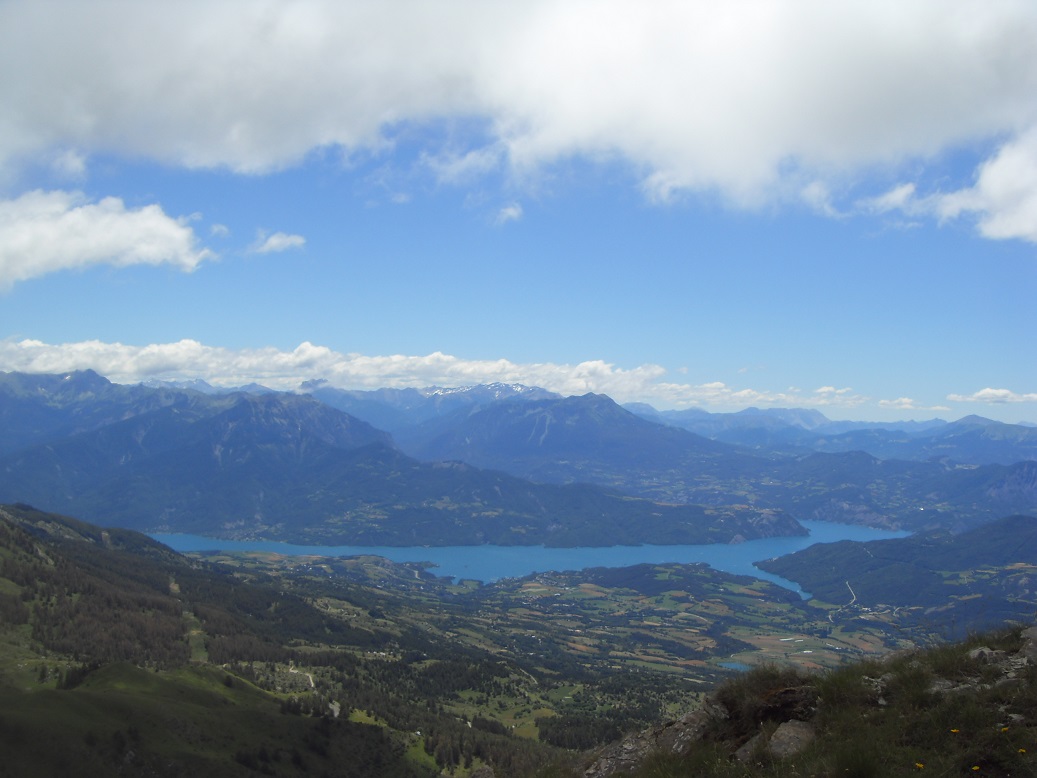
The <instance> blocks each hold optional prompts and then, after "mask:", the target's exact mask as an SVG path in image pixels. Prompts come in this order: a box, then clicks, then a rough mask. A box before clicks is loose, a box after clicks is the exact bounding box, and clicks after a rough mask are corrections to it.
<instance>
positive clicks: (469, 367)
mask: <svg viewBox="0 0 1037 778" xmlns="http://www.w3.org/2000/svg"><path fill="white" fill-rule="evenodd" d="M86 368H90V369H93V370H96V371H97V372H99V373H101V374H103V375H106V376H108V377H109V378H110V379H111V380H113V381H116V382H118V383H136V382H138V381H142V380H145V379H148V378H166V379H187V378H203V379H205V380H206V381H209V382H210V383H212V384H214V385H217V386H221V385H222V386H239V385H242V384H246V383H249V382H252V381H258V382H259V383H262V384H265V385H267V386H270V387H272V388H276V389H284V390H291V389H295V388H297V387H298V386H299V384H301V383H302V382H303V381H306V380H310V379H315V378H324V379H327V380H328V382H329V383H330V384H331V385H332V386H337V387H343V388H357V389H376V388H380V387H385V386H394V387H416V388H420V387H426V386H468V385H472V384H479V383H488V382H492V381H502V382H507V383H523V384H527V385H534V386H542V387H544V388H546V389H551V390H553V391H556V392H559V393H561V394H564V395H574V394H585V393H587V392H596V393H602V394H607V395H609V396H610V397H612V398H613V399H615V400H616V401H618V402H631V401H642V402H650V403H653V404H655V405H657V406H658V407H660V408H673V407H688V406H693V405H702V406H707V407H711V408H713V409H714V410H717V409H735V408H744V407H746V406H749V405H758V406H783V407H790V406H796V407H829V408H834V407H841V408H854V407H858V406H860V405H862V404H863V403H865V402H866V401H867V398H866V397H862V396H860V395H855V394H853V392H852V390H850V389H834V388H833V387H822V388H821V389H818V390H817V391H816V392H814V393H812V394H811V393H802V392H799V391H798V390H790V391H786V392H771V391H766V390H755V389H749V388H734V387H729V386H727V385H726V384H724V383H723V382H719V381H715V382H710V383H704V384H688V383H673V382H668V381H666V380H665V376H666V370H665V369H664V368H662V367H660V366H659V365H651V364H648V365H640V366H638V367H634V368H630V369H624V368H619V367H617V366H615V365H613V364H610V363H608V362H604V361H601V360H589V361H586V362H581V363H579V364H557V363H551V362H542V363H529V364H521V363H515V362H511V361H510V360H507V359H498V360H467V359H462V358H459V357H455V356H451V355H449V354H443V353H441V352H434V353H432V354H428V355H425V356H407V355H401V354H395V355H389V356H366V355H363V354H345V353H341V352H337V351H333V350H332V349H329V348H327V347H325V346H317V345H314V344H312V343H302V344H300V345H299V346H298V347H297V348H295V349H294V350H292V351H280V350H278V349H274V348H261V349H242V350H233V349H225V348H218V347H213V346H206V345H203V344H201V343H199V342H197V341H194V340H181V341H179V342H176V343H162V344H153V345H148V346H132V345H127V344H122V343H104V342H101V341H82V342H79V343H63V344H48V343H43V342H41V341H38V340H20V341H16V340H12V339H8V340H0V369H3V370H16V371H23V372H30V373H60V372H64V371H68V370H77V369H86ZM678 372H679V371H678Z"/></svg>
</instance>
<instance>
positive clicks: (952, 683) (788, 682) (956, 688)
mask: <svg viewBox="0 0 1037 778" xmlns="http://www.w3.org/2000/svg"><path fill="white" fill-rule="evenodd" d="M991 637H993V636H991ZM977 641H982V638H976V639H973V641H972V643H967V644H961V645H959V646H949V647H936V648H933V649H929V650H926V651H913V652H898V653H896V654H891V655H889V656H888V657H886V658H884V659H882V660H877V661H871V662H863V663H861V664H860V665H859V666H857V667H855V668H843V669H842V670H840V671H836V672H833V673H831V674H829V675H827V676H813V677H812V676H809V675H805V674H803V673H801V672H800V671H797V670H794V669H783V668H778V667H766V668H756V669H754V670H751V671H749V672H747V673H745V674H744V676H743V677H740V678H736V679H734V680H732V681H730V682H729V683H727V684H724V685H723V686H721V687H719V688H718V689H717V690H716V691H715V692H713V693H712V694H710V695H709V696H707V697H706V699H705V700H704V702H703V704H702V705H701V707H699V708H698V709H696V710H694V711H691V712H689V713H688V714H686V715H685V716H683V717H681V718H680V719H677V720H676V721H670V722H667V723H665V724H662V725H660V726H657V727H654V728H652V729H649V730H645V731H644V732H640V733H638V734H636V735H631V736H630V737H628V738H626V739H625V740H622V741H620V742H618V743H615V744H613V745H611V746H608V747H606V748H605V749H603V750H601V751H599V752H598V753H596V754H595V755H594V756H593V758H592V761H591V763H590V764H589V766H588V767H587V768H586V769H585V771H584V773H583V775H584V776H585V778H606V777H607V776H614V775H622V774H625V773H631V772H636V771H637V770H638V769H639V768H641V767H642V766H644V765H645V763H646V762H647V761H649V760H650V759H658V758H660V757H663V758H670V759H680V758H685V757H688V756H689V755H690V754H691V753H692V752H693V751H695V750H696V749H697V748H699V749H701V748H703V747H704V746H708V747H710V748H712V749H714V751H715V753H719V754H721V755H726V758H727V759H729V760H732V761H736V762H741V763H743V764H744V765H745V766H746V767H750V766H752V765H753V764H759V765H760V766H763V765H765V764H774V763H775V762H776V761H781V760H791V759H792V758H793V757H796V756H797V755H800V754H804V752H806V751H807V750H808V749H810V748H811V746H812V745H814V744H815V742H818V739H819V738H824V737H826V736H828V737H832V736H834V735H835V734H836V730H835V728H834V727H833V726H831V722H832V720H833V719H834V718H836V717H837V715H838V714H837V713H836V714H834V715H833V710H834V709H836V708H839V707H840V706H842V707H844V708H853V709H854V710H852V711H851V715H854V716H859V717H860V718H859V729H860V730H861V732H866V731H868V728H869V726H871V725H872V724H874V726H875V733H876V734H875V736H876V737H882V736H883V735H882V734H881V733H882V732H884V730H882V729H881V727H882V726H884V725H883V720H884V719H888V718H890V715H891V714H892V712H893V711H894V710H896V711H897V712H896V714H895V716H896V718H897V719H898V720H899V721H900V724H899V725H898V726H904V727H909V726H911V727H915V728H918V726H919V725H918V724H917V722H915V723H912V722H910V716H911V713H910V711H918V710H926V711H935V712H933V713H929V714H928V715H927V718H926V721H925V725H927V726H928V725H929V719H934V720H935V719H938V718H939V716H938V715H937V714H939V713H940V711H941V710H949V711H952V713H950V714H949V715H950V716H951V717H950V718H947V721H948V722H949V724H953V723H954V722H955V721H956V720H955V719H954V718H953V716H954V714H953V711H954V709H955V707H965V706H963V705H958V703H961V702H964V701H965V699H966V695H967V696H968V698H969V699H971V701H972V702H973V703H974V704H975V705H976V706H986V707H987V708H989V710H984V711H983V712H985V713H989V714H990V716H992V717H993V718H991V719H989V722H984V724H983V725H982V729H983V731H984V732H986V731H987V730H989V731H990V732H995V733H996V732H1000V733H1001V734H1003V735H1005V736H1006V737H1007V736H1008V735H1009V733H1013V734H1014V733H1016V732H1019V733H1022V734H1021V736H1020V737H1021V739H1020V740H1019V742H1028V741H1032V740H1034V735H1035V734H1037V626H1031V627H1028V628H1022V627H1018V628H1015V629H1010V630H1006V631H1005V632H1004V633H1003V634H1001V635H1000V636H999V637H998V638H997V642H998V643H1000V644H1003V645H1005V646H1007V648H992V647H990V646H989V645H986V644H983V643H982V642H979V644H977ZM988 642H991V641H988ZM897 706H900V707H899V708H898V707H897ZM857 708H859V710H856V709H857ZM904 710H906V711H908V712H907V713H905V712H903V711H904ZM826 714H828V715H827V718H826ZM980 718H981V717H975V716H974V720H976V721H979V720H980ZM885 726H888V723H886V724H885ZM932 726H935V727H938V728H939V727H940V724H939V723H936V724H934V725H932ZM980 728H981V727H980V725H978V724H977V726H976V729H977V730H979V729H980ZM961 732H962V730H961V729H959V728H958V727H955V726H948V725H944V726H943V727H942V728H940V729H939V734H941V735H942V734H944V733H946V735H947V737H956V736H957V735H958V734H960V733H961ZM969 735H970V733H968V732H966V733H965V736H969ZM871 736H872V735H870V734H867V735H862V737H871ZM957 742H958V743H960V742H961V741H960V740H959V741H957ZM991 742H992V743H993V745H989V744H986V745H985V744H983V743H979V742H977V743H976V745H975V747H971V746H970V747H969V748H966V749H964V750H963V753H962V755H961V756H960V757H957V758H959V760H965V761H964V762H961V763H962V764H964V765H965V767H964V769H966V770H969V771H972V772H975V773H976V774H988V773H989V772H991V771H992V772H993V773H994V774H1001V775H1005V774H1027V775H1028V774H1031V773H1029V772H1017V771H1009V770H1008V769H1007V768H1006V766H1005V765H1004V764H1003V763H1004V762H1005V760H1009V761H1011V760H1012V759H1017V760H1023V759H1026V760H1031V759H1032V758H1033V757H1029V756H1028V755H1027V749H1026V748H1022V747H1013V745H1018V744H1017V743H1014V741H1013V743H1007V742H1006V744H1005V746H1004V748H1001V744H1000V743H998V742H996V741H991ZM966 745H968V744H966ZM823 750H826V749H824V748H821V747H819V748H818V749H817V751H823ZM947 750H948V751H949V750H950V749H947ZM1002 750H1003V751H1004V752H1005V753H1004V754H999V753H998V751H1002ZM1031 750H1034V751H1037V748H1033V749H1031ZM915 752H916V753H918V756H917V757H914V756H912V757H910V758H911V759H914V760H915V761H914V762H913V763H910V764H907V763H905V765H906V767H905V769H915V770H921V769H923V768H924V766H925V764H926V762H924V761H922V760H923V759H925V758H926V756H925V753H924V746H917V747H915ZM941 758H945V759H946V758H949V757H947V756H946V755H943V756H942V757H941ZM973 762H975V764H972V763H973ZM1028 763H1029V761H1028ZM969 764H972V766H971V767H970V766H968V765H969ZM1019 766H1020V767H1022V766H1023V765H1019ZM1029 766H1030V767H1031V768H1032V767H1033V765H1032V764H1031V765H1029ZM988 767H989V768H990V769H987V768H988ZM984 770H986V772H984ZM840 772H841V771H840Z"/></svg>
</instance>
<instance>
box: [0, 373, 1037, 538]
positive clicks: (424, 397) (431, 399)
mask: <svg viewBox="0 0 1037 778" xmlns="http://www.w3.org/2000/svg"><path fill="white" fill-rule="evenodd" d="M632 410H633V411H636V413H634V412H631V410H630V409H626V408H622V407H620V406H619V405H617V404H616V403H615V402H613V401H612V400H611V399H610V398H608V397H605V396H603V395H592V394H591V395H584V396H582V397H560V396H558V395H556V394H553V393H551V392H547V391H545V390H543V389H538V388H535V387H525V386H518V385H505V384H491V385H485V386H476V387H464V388H459V389H443V388H430V389H426V390H415V389H382V390H377V391H347V390H341V389H335V388H333V387H330V386H328V385H327V384H324V383H321V382H315V383H309V384H306V385H304V386H303V387H301V388H300V391H299V393H281V392H272V391H270V390H269V389H265V388H263V387H256V386H249V387H245V388H244V390H235V391H225V390H217V389H215V388H213V387H209V386H208V385H202V384H199V383H194V382H192V383H190V384H189V385H187V386H171V385H168V384H164V385H154V386H144V385H136V386H120V385H116V384H112V383H110V382H109V381H108V380H107V379H104V378H102V377H101V376H99V375H97V374H96V373H93V372H91V371H84V372H77V373H70V374H62V375H27V374H18V373H7V374H0V423H2V424H3V428H4V430H5V435H4V436H3V440H2V441H0V500H3V501H10V502H16V501H21V502H25V503H31V504H34V505H36V506H37V507H41V508H45V509H47V510H55V511H63V512H68V513H73V514H75V515H79V516H82V517H84V518H87V519H90V520H95V521H99V522H107V523H116V524H119V525H121V526H129V527H134V528H138V529H148V530H163V531H190V532H196V533H199V534H212V535H223V536H233V537H265V538H271V539H293V540H302V541H305V542H312V543H358V544H369V545H373V544H392V545H416V544H422V543H430V544H437V545H441V544H472V543H484V542H491V543H505V544H516V543H517V544H540V543H547V544H551V545H613V544H622V543H641V542H652V543H698V542H731V541H736V540H739V539H748V538H753V537H766V536H770V535H780V534H795V533H799V532H802V528H801V527H800V526H799V525H798V524H797V522H796V521H795V519H796V518H800V519H821V520H831V521H843V522H853V523H862V524H870V525H874V526H886V527H900V528H905V529H919V528H942V529H952V530H960V529H965V528H967V527H971V526H976V525H978V524H981V523H984V522H986V521H991V520H993V519H996V518H999V517H1001V516H1004V515H1008V514H1012V513H1037V461H1034V460H1037V430H1035V429H1032V428H1028V427H1024V426H1020V425H1008V424H1000V423H997V422H991V421H989V420H985V419H979V418H977V417H968V418H966V419H962V420H960V421H957V422H951V423H948V422H942V421H933V422H927V423H908V424H904V425H878V426H871V427H863V426H856V425H853V424H848V423H846V422H831V421H829V420H827V419H825V417H824V416H822V415H821V414H820V413H818V412H816V411H809V410H795V409H793V410H773V411H758V410H749V411H745V412H743V413H739V414H707V413H705V412H700V411H681V412H659V411H655V410H654V409H651V408H647V407H645V406H635V407H634V408H633V409H632Z"/></svg>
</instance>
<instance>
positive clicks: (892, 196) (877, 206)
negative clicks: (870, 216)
mask: <svg viewBox="0 0 1037 778" xmlns="http://www.w3.org/2000/svg"><path fill="white" fill-rule="evenodd" d="M857 207H858V208H859V209H861V210H864V211H869V212H871V213H880V214H881V213H889V212H890V211H906V212H908V213H910V212H911V211H915V210H917V209H918V206H917V204H916V198H915V185H914V184H911V183H907V184H898V185H897V186H895V187H893V188H892V189H890V190H889V191H888V192H886V193H884V194H881V195H879V196H877V197H869V198H866V199H864V200H861V201H860V202H858V203H857Z"/></svg>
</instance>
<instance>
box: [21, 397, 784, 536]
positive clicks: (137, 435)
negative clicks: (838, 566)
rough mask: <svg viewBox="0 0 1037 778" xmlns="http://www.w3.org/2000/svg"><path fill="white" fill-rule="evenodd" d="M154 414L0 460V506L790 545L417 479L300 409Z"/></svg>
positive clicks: (198, 526) (675, 520)
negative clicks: (4, 503)
mask: <svg viewBox="0 0 1037 778" xmlns="http://www.w3.org/2000/svg"><path fill="white" fill-rule="evenodd" d="M203 400H204V401H200V402H197V403H194V404H192V405H190V406H188V407H177V406H170V407H163V408H159V409H158V410H154V411H150V412H147V413H142V414H140V415H138V416H134V417H132V418H129V419H126V420H124V421H119V422H116V423H113V424H109V425H107V426H104V427H101V428H100V429H96V430H92V431H89V432H82V433H79V434H77V435H73V436H70V437H67V438H64V439H61V440H59V441H56V442H53V443H50V444H44V445H37V446H33V447H30V448H27V449H22V450H20V451H17V452H15V453H13V454H9V455H7V456H6V457H3V458H2V459H0V500H7V501H11V502H16V501H18V502H24V503H30V504H34V505H37V506H40V507H41V508H46V509H48V510H54V511H59V512H64V513H74V514H76V515H79V516H83V517H84V518H86V519H88V520H92V521H99V522H101V521H103V522H104V523H112V524H118V525H121V526H127V527H132V528H136V529H145V530H162V531H172V532H177V531H179V532H195V533H199V534H219V535H223V536H227V537H266V538H272V539H281V540H295V541H301V542H308V543H327V544H347V543H356V544H368V545H420V544H435V545H469V544H477V543H486V542H490V543H500V544H520V545H526V544H551V545H614V544H619V543H632V544H636V543H644V542H651V543H710V542H730V541H732V540H737V539H748V538H753V537H766V536H771V535H788V534H801V533H802V532H803V530H802V527H800V526H799V524H798V523H796V522H795V521H794V520H793V519H791V518H790V517H788V516H786V515H784V514H782V513H781V512H780V511H773V510H757V509H753V508H749V507H746V506H732V507H729V508H725V509H723V510H715V511H707V510H706V509H704V508H701V507H699V506H688V505H661V504H657V503H654V502H651V501H649V500H643V499H634V498H630V497H627V496H624V495H619V494H611V493H608V492H605V491H603V490H602V489H600V488H598V487H593V486H586V485H583V486H576V485H573V486H564V487H563V486H545V485H537V484H531V483H528V482H526V481H523V480H522V479H520V478H516V477H514V476H508V475H505V474H503V473H496V472H486V471H483V470H479V469H476V468H474V467H471V466H466V465H461V464H459V463H453V464H450V463H447V464H424V463H420V462H417V461H415V460H413V459H410V458H409V457H407V456H405V455H404V454H402V453H401V452H399V451H397V450H395V449H394V448H393V446H392V441H391V438H390V437H389V436H388V434H387V433H385V432H382V431H380V430H376V429H374V428H373V427H371V426H370V425H368V424H366V423H365V422H362V421H360V420H358V419H355V418H353V417H351V416H349V415H348V414H345V413H342V412H341V411H337V410H335V409H333V408H330V407H328V406H326V405H324V404H322V403H320V402H318V401H317V400H315V399H314V398H312V397H306V396H297V395H283V394H266V395H233V396H230V397H227V398H222V399H220V400H219V401H218V402H211V401H209V400H207V399H205V398H203Z"/></svg>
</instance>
